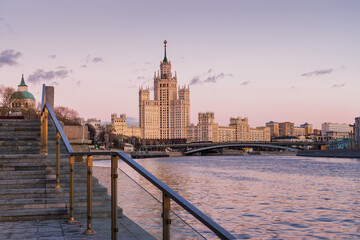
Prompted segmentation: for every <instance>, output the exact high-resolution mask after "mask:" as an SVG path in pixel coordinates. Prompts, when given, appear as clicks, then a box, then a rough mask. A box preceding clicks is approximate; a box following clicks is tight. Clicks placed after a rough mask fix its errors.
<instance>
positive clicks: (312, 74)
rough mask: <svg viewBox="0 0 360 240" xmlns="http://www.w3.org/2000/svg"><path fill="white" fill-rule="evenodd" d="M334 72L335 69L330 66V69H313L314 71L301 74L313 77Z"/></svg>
mask: <svg viewBox="0 0 360 240" xmlns="http://www.w3.org/2000/svg"><path fill="white" fill-rule="evenodd" d="M332 72H333V69H332V68H329V69H322V70H316V71H312V72H307V73H303V74H301V76H302V77H313V76H319V75H325V74H330V73H332Z"/></svg>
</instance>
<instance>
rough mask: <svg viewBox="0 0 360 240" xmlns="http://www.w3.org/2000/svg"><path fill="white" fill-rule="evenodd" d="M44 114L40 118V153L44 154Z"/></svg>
mask: <svg viewBox="0 0 360 240" xmlns="http://www.w3.org/2000/svg"><path fill="white" fill-rule="evenodd" d="M44 115H45V114H44V112H42V113H41V116H40V152H41V154H43V153H44Z"/></svg>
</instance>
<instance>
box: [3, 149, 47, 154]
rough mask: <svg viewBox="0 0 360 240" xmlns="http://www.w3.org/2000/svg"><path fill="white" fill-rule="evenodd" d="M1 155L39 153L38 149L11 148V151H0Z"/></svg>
mask: <svg viewBox="0 0 360 240" xmlns="http://www.w3.org/2000/svg"><path fill="white" fill-rule="evenodd" d="M0 152H1V153H7V154H38V153H40V148H34V147H32V148H21V147H20V148H12V149H0Z"/></svg>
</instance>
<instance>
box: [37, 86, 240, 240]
mask: <svg viewBox="0 0 360 240" xmlns="http://www.w3.org/2000/svg"><path fill="white" fill-rule="evenodd" d="M44 91H45V84H44V85H43V99H42V109H41V114H43V113H44V111H45V109H47V111H48V114H49V115H50V117H51V119H52V121H53V122H54V124H55V128H56V131H57V132H58V133H59V134H60V137H61V140H62V141H63V143H64V145H65V147H66V151H67V152H68V153H69V154H70V155H71V156H78V155H81V156H84V155H88V156H93V155H107V156H117V157H119V158H121V159H122V160H123V161H124V162H125V163H126V164H128V165H129V166H130V167H131V168H133V169H134V170H135V171H136V172H138V173H139V174H140V175H141V176H143V177H144V178H145V179H147V180H148V181H149V182H151V183H152V184H153V185H154V186H155V187H157V188H158V189H159V190H160V191H162V192H163V193H165V194H166V195H167V196H169V197H170V198H171V199H172V200H173V201H175V202H176V203H177V204H179V205H180V206H181V207H182V208H183V209H185V210H186V211H187V212H189V213H190V214H191V215H193V216H194V217H195V218H196V219H198V220H199V221H200V222H201V223H203V224H204V225H205V226H206V227H208V228H209V229H210V230H211V231H212V232H214V233H215V234H216V235H217V236H218V237H219V238H220V239H235V237H234V236H233V235H231V234H230V233H229V232H227V231H226V230H225V229H224V228H222V227H221V226H220V225H219V224H217V223H216V222H215V221H213V220H212V219H211V218H210V217H208V216H206V215H205V214H204V213H203V212H201V211H200V210H199V209H197V208H196V207H195V206H193V205H192V204H191V203H190V202H188V201H187V200H185V199H184V198H183V197H181V196H180V195H179V194H178V193H176V192H175V191H174V190H172V189H171V188H170V187H169V186H167V185H166V184H165V183H163V182H162V181H160V180H159V179H158V178H156V177H155V176H154V175H153V174H151V173H150V172H149V171H147V170H146V169H145V168H143V167H142V166H141V165H140V164H139V163H137V162H136V161H135V160H133V159H132V158H131V157H129V156H128V155H126V154H125V153H124V152H121V151H119V152H117V151H104V152H74V151H73V149H72V147H71V145H70V143H69V140H68V139H67V137H66V135H65V133H64V131H63V130H62V127H61V125H60V123H59V121H58V120H57V118H56V116H55V113H54V111H53V110H52V108H51V106H50V105H49V104H48V103H46V102H45V101H46V100H45V99H44ZM45 97H46V96H45Z"/></svg>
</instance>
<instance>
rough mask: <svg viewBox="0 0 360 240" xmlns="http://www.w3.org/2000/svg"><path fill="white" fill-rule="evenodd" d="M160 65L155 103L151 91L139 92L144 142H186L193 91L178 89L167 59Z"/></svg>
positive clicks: (147, 89) (156, 75) (155, 74)
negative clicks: (177, 140) (151, 140)
mask: <svg viewBox="0 0 360 240" xmlns="http://www.w3.org/2000/svg"><path fill="white" fill-rule="evenodd" d="M166 43H167V42H166V41H164V44H165V45H164V51H165V53H164V59H163V61H162V62H160V71H158V72H157V73H156V72H155V73H154V100H151V99H150V89H149V88H142V87H141V88H140V89H139V122H140V128H141V129H142V138H143V139H186V138H187V128H188V126H189V125H190V89H189V87H186V86H182V87H179V88H178V85H177V75H176V72H175V76H173V74H172V71H171V62H170V61H168V59H167V57H166Z"/></svg>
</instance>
